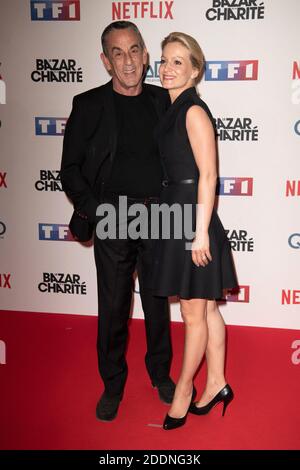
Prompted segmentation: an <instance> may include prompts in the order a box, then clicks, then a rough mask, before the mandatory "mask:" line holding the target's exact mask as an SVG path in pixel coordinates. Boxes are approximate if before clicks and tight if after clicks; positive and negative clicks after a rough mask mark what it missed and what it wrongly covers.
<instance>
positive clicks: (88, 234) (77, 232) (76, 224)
mask: <svg viewBox="0 0 300 470" xmlns="http://www.w3.org/2000/svg"><path fill="white" fill-rule="evenodd" d="M69 229H70V232H71V233H72V235H73V237H74V238H75V240H77V241H79V242H87V241H89V240H90V239H91V238H92V236H93V231H94V224H91V223H90V222H89V221H88V220H87V219H83V218H82V217H80V215H79V214H78V213H77V212H76V211H74V212H73V215H72V217H71V220H70V222H69Z"/></svg>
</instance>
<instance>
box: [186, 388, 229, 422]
mask: <svg viewBox="0 0 300 470" xmlns="http://www.w3.org/2000/svg"><path fill="white" fill-rule="evenodd" d="M233 396H234V395H233V391H232V388H231V387H230V385H229V384H226V385H225V387H224V388H222V390H220V391H219V393H217V395H216V396H215V397H214V398H213V399H212V400H211V401H210V402H209V403H207V405H205V406H196V404H195V403H191V405H190V408H189V412H190V413H192V414H194V415H206V414H207V413H208V412H209V411H210V410H211V409H212V408H213V407H214V406H215V405H216V404H217V403H222V402H223V412H222V416H224V415H225V411H226V408H227V406H228V405H229V403H230V402H231V400H232V399H233Z"/></svg>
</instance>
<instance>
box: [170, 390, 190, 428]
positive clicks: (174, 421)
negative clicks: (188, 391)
mask: <svg viewBox="0 0 300 470" xmlns="http://www.w3.org/2000/svg"><path fill="white" fill-rule="evenodd" d="M196 395H197V390H196V389H195V387H194V386H193V393H192V398H191V403H190V406H191V404H192V403H193V401H194V400H195V398H196ZM190 406H189V407H188V409H187V412H186V414H185V415H184V416H182V418H172V416H169V415H168V414H167V415H166V417H165V420H164V424H163V428H164V429H166V430H170V429H176V428H180V426H183V425H184V424H185V422H186V417H187V415H188V412H189V408H190Z"/></svg>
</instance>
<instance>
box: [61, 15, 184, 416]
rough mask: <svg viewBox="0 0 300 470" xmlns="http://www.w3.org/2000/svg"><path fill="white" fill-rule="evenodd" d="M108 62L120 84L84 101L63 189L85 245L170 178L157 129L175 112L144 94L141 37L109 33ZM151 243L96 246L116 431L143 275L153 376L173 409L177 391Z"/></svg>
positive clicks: (103, 408) (70, 135)
mask: <svg viewBox="0 0 300 470" xmlns="http://www.w3.org/2000/svg"><path fill="white" fill-rule="evenodd" d="M101 40H102V48H103V53H102V54H101V59H102V61H103V63H104V66H105V67H106V69H107V71H108V72H109V73H110V75H111V77H112V80H111V81H110V82H109V83H107V84H105V85H103V86H100V87H98V88H95V89H92V90H88V91H87V92H85V93H82V94H80V95H77V96H75V97H74V100H73V109H72V112H71V115H70V117H69V120H68V122H67V125H66V130H65V137H64V146H63V156H62V165H61V180H62V185H63V189H64V191H65V192H66V194H67V195H68V196H69V197H70V199H71V200H72V202H73V204H74V214H73V216H72V219H71V222H70V229H71V231H72V233H73V235H75V236H77V238H78V239H79V240H86V239H88V238H89V237H90V236H91V228H92V227H93V226H95V223H96V222H97V218H96V209H97V206H98V205H99V202H100V201H101V202H106V203H107V202H110V203H112V204H114V206H115V207H116V209H117V210H118V204H119V196H120V195H122V196H126V197H127V201H128V205H131V204H134V203H143V204H144V205H145V209H147V208H148V207H149V205H150V204H151V203H152V202H158V196H159V193H160V190H161V181H162V170H161V166H160V160H159V155H158V150H157V147H156V144H155V141H154V138H153V129H154V127H155V126H156V124H157V121H158V119H159V117H160V116H161V115H162V114H163V113H164V112H165V110H166V108H167V106H168V105H169V99H168V95H167V94H166V92H165V90H163V89H162V88H160V87H156V86H153V85H147V84H143V78H144V72H145V68H146V64H147V59H148V57H147V51H146V48H145V44H144V41H143V39H142V36H141V34H140V32H139V30H138V29H137V27H136V26H135V25H134V24H133V23H131V22H128V21H117V22H114V23H111V24H110V25H108V26H107V27H106V28H105V30H104V31H103V34H102V38H101ZM151 248H152V246H151V240H149V239H147V240H143V239H141V238H139V239H137V240H133V239H129V238H127V239H111V238H108V239H101V240H100V239H99V238H98V237H97V236H95V237H94V253H95V262H96V268H97V281H98V303H99V315H98V340H97V352H98V363H99V372H100V375H101V377H102V380H103V382H104V386H105V390H104V393H103V394H102V396H101V397H100V400H99V402H98V404H97V407H96V416H97V418H98V419H101V420H104V421H111V420H112V419H114V418H115V416H116V415H117V412H118V407H119V403H120V401H121V399H122V396H123V391H124V386H125V381H126V377H127V364H126V359H125V350H126V343H127V336H128V331H127V323H128V318H129V313H130V305H131V299H132V286H133V273H134V271H135V268H136V267H137V271H138V277H139V285H140V294H141V300H142V305H143V310H144V316H145V327H146V337H147V354H146V356H145V362H146V368H147V371H148V374H149V376H150V379H151V382H152V385H153V386H154V387H157V389H158V392H159V396H160V398H161V400H162V401H164V402H166V403H171V402H172V398H173V394H174V390H175V385H174V383H173V381H172V380H171V378H170V376H169V372H170V363H171V342H170V332H169V326H170V322H169V312H168V303H167V299H164V298H159V297H153V296H152V294H151V291H150V290H149V284H148V279H147V276H149V273H150V270H151Z"/></svg>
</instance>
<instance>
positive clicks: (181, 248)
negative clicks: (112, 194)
mask: <svg viewBox="0 0 300 470" xmlns="http://www.w3.org/2000/svg"><path fill="white" fill-rule="evenodd" d="M195 104H196V105H198V106H201V108H203V109H204V110H205V111H206V112H207V114H208V116H209V118H210V120H211V122H212V124H213V127H214V128H215V124H214V120H213V117H212V115H211V112H210V110H209V108H208V107H207V105H206V104H205V103H204V101H202V100H201V99H200V98H199V96H198V95H197V92H196V89H195V88H188V89H187V90H185V91H183V92H182V93H181V94H180V95H179V96H178V97H177V99H176V100H175V101H174V102H173V103H172V105H171V106H170V108H169V109H168V111H167V112H166V114H165V116H164V118H163V119H162V121H161V122H160V124H159V127H158V129H157V140H158V145H159V150H160V154H161V158H162V165H163V168H164V172H165V177H166V179H167V180H169V181H170V184H169V185H168V186H167V187H164V188H163V190H162V193H161V201H160V204H167V205H168V206H171V205H173V204H175V203H177V204H180V206H181V208H182V210H183V207H184V205H186V204H188V205H189V207H190V208H192V214H191V215H190V217H189V218H188V220H189V225H191V226H192V227H190V228H192V230H194V229H195V220H196V217H195V209H196V204H197V187H198V178H199V171H198V167H197V165H196V162H195V159H194V156H193V152H192V148H191V146H190V142H189V139H188V134H187V130H186V113H187V111H188V109H189V108H190V107H191V106H193V105H195ZM186 179H194V180H195V183H194V184H193V183H192V184H182V183H176V182H178V181H181V180H186ZM171 182H172V183H171ZM185 207H186V206H185ZM171 220H172V218H171ZM176 230H177V235H176ZM182 232H183V234H182V236H181V238H179V239H178V238H177V237H178V224H177V229H176V227H175V222H174V220H173V225H172V224H171V232H170V237H169V239H165V238H163V237H161V236H160V238H159V240H157V241H156V243H155V247H154V260H153V273H152V288H153V293H154V295H156V296H176V295H177V296H179V297H180V298H182V299H191V298H204V299H220V298H222V293H223V292H222V291H223V289H233V288H236V287H238V283H237V278H236V274H235V269H234V265H233V260H232V254H231V247H230V244H229V241H228V239H227V236H226V232H225V230H224V227H223V225H222V223H221V221H220V219H219V217H218V214H217V213H216V210H215V209H213V212H212V216H211V221H210V225H209V229H208V233H209V242H210V252H211V256H212V261H209V263H208V265H207V266H204V267H203V266H201V265H200V266H199V267H198V266H196V265H195V264H194V263H193V260H192V253H191V250H190V249H186V248H187V244H190V242H191V241H192V238H187V236H186V233H184V227H183V226H182ZM185 232H186V231H185Z"/></svg>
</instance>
